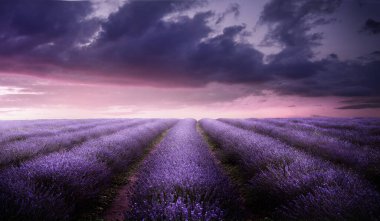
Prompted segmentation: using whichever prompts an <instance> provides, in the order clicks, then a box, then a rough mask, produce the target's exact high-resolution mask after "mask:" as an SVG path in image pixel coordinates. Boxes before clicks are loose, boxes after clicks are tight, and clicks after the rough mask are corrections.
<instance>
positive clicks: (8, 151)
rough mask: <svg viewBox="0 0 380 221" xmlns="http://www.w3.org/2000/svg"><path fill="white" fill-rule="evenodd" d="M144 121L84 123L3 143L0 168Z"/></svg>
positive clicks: (67, 147)
mask: <svg viewBox="0 0 380 221" xmlns="http://www.w3.org/2000/svg"><path fill="white" fill-rule="evenodd" d="M145 121H146V120H137V119H132V120H118V121H114V122H113V121H106V122H103V121H101V122H95V123H84V124H82V125H79V126H66V127H63V128H60V129H56V130H53V131H51V132H49V134H39V135H35V136H32V135H30V136H26V137H23V139H20V140H13V141H8V142H6V143H3V144H2V145H1V146H2V148H1V149H0V167H6V166H8V165H10V164H15V163H20V162H23V161H25V160H28V159H31V158H33V157H36V156H39V155H43V154H47V153H50V152H55V151H59V150H61V149H65V150H68V149H71V148H73V147H76V146H78V145H80V144H81V143H83V142H85V141H87V140H90V139H94V138H97V137H101V136H105V135H108V134H112V133H115V132H116V131H119V130H122V129H125V128H128V127H131V126H134V125H138V124H141V123H143V122H145ZM41 130H48V128H46V127H43V128H42V129H39V128H36V129H35V130H31V131H29V132H30V134H34V133H35V132H36V131H41Z"/></svg>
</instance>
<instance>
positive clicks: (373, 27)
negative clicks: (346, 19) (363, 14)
mask: <svg viewBox="0 0 380 221" xmlns="http://www.w3.org/2000/svg"><path fill="white" fill-rule="evenodd" d="M363 31H364V32H367V33H369V34H374V35H376V34H380V21H376V20H374V19H371V18H370V19H368V20H367V21H366V22H365V24H364V27H363Z"/></svg>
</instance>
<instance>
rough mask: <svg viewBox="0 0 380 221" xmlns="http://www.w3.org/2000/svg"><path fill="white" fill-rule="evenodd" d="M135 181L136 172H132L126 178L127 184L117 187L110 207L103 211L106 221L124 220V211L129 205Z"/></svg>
mask: <svg viewBox="0 0 380 221" xmlns="http://www.w3.org/2000/svg"><path fill="white" fill-rule="evenodd" d="M136 181H137V174H136V173H135V174H133V175H132V176H130V177H129V178H128V184H127V185H125V186H123V187H122V188H121V189H119V191H118V194H117V196H116V198H115V200H114V201H113V203H112V204H111V206H110V208H109V209H107V210H106V211H105V213H104V217H103V218H104V220H106V221H124V213H125V212H126V211H127V210H128V209H129V207H130V204H131V202H130V198H131V196H132V194H133V192H134V187H135V184H136Z"/></svg>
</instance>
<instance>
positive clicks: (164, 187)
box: [0, 118, 380, 220]
mask: <svg viewBox="0 0 380 221" xmlns="http://www.w3.org/2000/svg"><path fill="white" fill-rule="evenodd" d="M0 202H1V203H0V220H103V219H104V220H264V219H269V220H378V219H379V217H380V119H376V118H350V119H348V118H288V119H285V118H283V119H274V118H273V119H217V120H215V119H202V120H199V121H196V120H194V119H92V120H32V121H0Z"/></svg>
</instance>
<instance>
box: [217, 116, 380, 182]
mask: <svg viewBox="0 0 380 221" xmlns="http://www.w3.org/2000/svg"><path fill="white" fill-rule="evenodd" d="M222 121H223V122H226V123H229V124H231V125H235V126H238V127H241V128H244V129H248V130H252V131H255V132H258V133H261V134H264V135H268V136H271V137H273V138H276V139H281V140H282V141H284V142H286V143H287V144H289V145H291V146H294V147H297V148H299V149H301V150H304V151H306V152H308V153H311V154H313V155H316V156H319V157H321V158H324V159H327V160H330V161H332V162H335V163H336V164H343V165H345V166H347V167H348V168H353V169H354V170H356V171H358V172H359V173H364V174H365V176H367V178H368V179H370V180H372V181H373V182H374V183H377V184H378V183H379V182H380V150H377V149H373V148H360V147H357V146H355V145H353V144H351V143H349V142H345V141H342V140H339V139H337V138H334V137H330V136H323V135H322V134H316V133H314V132H312V131H308V130H296V129H289V128H286V127H279V126H275V125H271V124H268V123H266V122H264V121H260V120H241V119H222Z"/></svg>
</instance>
